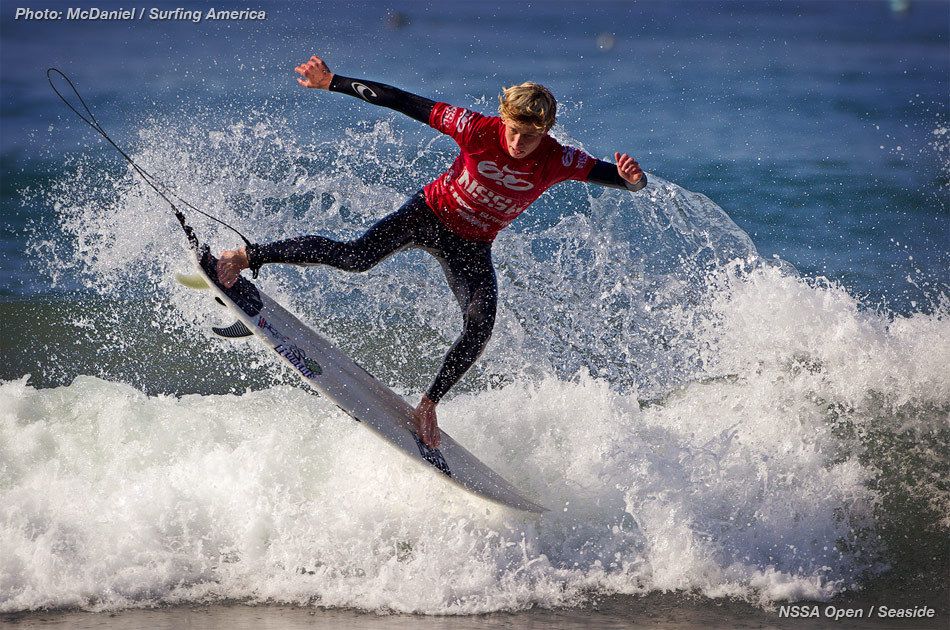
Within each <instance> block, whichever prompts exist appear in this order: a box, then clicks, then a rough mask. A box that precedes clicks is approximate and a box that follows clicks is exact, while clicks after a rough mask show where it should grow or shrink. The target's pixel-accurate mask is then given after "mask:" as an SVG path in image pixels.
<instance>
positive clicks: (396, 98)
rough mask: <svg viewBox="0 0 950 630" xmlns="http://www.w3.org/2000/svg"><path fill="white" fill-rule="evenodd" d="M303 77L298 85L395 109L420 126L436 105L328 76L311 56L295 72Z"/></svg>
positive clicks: (396, 91)
mask: <svg viewBox="0 0 950 630" xmlns="http://www.w3.org/2000/svg"><path fill="white" fill-rule="evenodd" d="M294 71H295V72H297V73H298V74H300V75H302V76H303V78H298V79H297V83H299V84H300V85H302V86H304V87H308V88H316V89H320V90H330V91H331V92H342V93H343V94H349V95H350V96H355V97H357V98H361V99H363V100H364V101H366V102H367V103H372V104H373V105H380V106H382V107H388V108H390V109H394V110H396V111H397V112H400V113H403V114H405V115H406V116H409V117H410V118H412V119H414V120H418V121H419V122H421V123H424V124H429V114H431V113H432V108H433V107H435V101H433V100H430V99H427V98H424V97H422V96H417V95H415V94H411V93H409V92H405V91H403V90H400V89H399V88H394V87H393V86H391V85H386V84H385V83H376V82H375V81H365V80H363V79H350V78H348V77H344V76H340V75H338V74H334V73H332V72H330V68H328V67H327V64H326V63H324V61H323V60H322V59H320V58H319V57H317V56H316V55H314V56H313V57H311V58H310V61H308V62H306V63H302V64H300V65H299V66H297V67H296V68H295V69H294Z"/></svg>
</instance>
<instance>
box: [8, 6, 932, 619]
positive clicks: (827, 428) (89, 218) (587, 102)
mask: <svg viewBox="0 0 950 630" xmlns="http://www.w3.org/2000/svg"><path fill="white" fill-rule="evenodd" d="M18 6H23V7H33V8H34V9H40V8H44V9H45V8H50V7H52V8H54V9H58V10H65V9H66V8H68V7H70V6H75V5H71V4H68V3H56V2H51V3H30V2H21V3H20V4H19V5H18ZM96 6H98V7H101V8H103V9H119V8H123V9H133V8H134V9H138V8H140V7H139V6H138V5H136V6H135V7H133V6H132V5H129V4H127V3H126V4H124V5H123V4H122V3H112V2H102V3H99V4H98V5H96ZM142 7H144V8H146V15H147V14H148V10H147V9H148V8H150V7H158V8H160V9H162V10H166V11H174V10H175V9H176V8H179V7H181V8H183V9H184V10H186V11H200V12H201V13H202V14H204V13H205V12H206V11H208V9H209V8H212V7H213V8H215V9H228V10H232V9H234V10H240V9H253V10H262V11H265V12H266V19H264V20H229V21H214V20H207V19H203V20H201V21H200V22H197V23H195V22H192V21H189V20H174V19H165V20H149V19H147V17H146V19H142V20H130V21H118V20H112V21H106V20H99V21H78V20H65V19H63V20H59V21H54V20H23V19H19V20H17V19H15V18H14V11H15V9H16V7H14V6H13V5H11V4H5V5H4V6H3V7H2V9H0V28H2V30H0V104H2V110H0V112H2V116H0V145H2V150H0V168H2V182H0V183H2V213H3V219H4V228H5V229H4V231H3V233H2V236H0V269H2V273H0V277H2V283H0V313H2V314H3V315H2V317H3V320H4V322H5V325H6V329H7V334H5V335H4V338H3V340H2V341H0V348H2V354H3V360H2V364H0V381H2V385H0V461H2V462H3V463H0V495H2V505H3V511H2V513H0V547H2V548H3V553H0V610H2V611H3V612H20V611H28V610H36V609H39V608H70V607H79V608H86V609H92V610H114V609H118V608H125V607H140V606H151V605H156V604H191V603H195V602H207V601H230V600H240V601H248V602H252V603H260V604H274V603H292V604H300V605H305V606H326V607H330V608H356V609H359V610H365V611H374V612H392V611H395V612H406V613H417V614H471V613H484V612H498V611H520V610H525V609H529V608H532V607H541V608H552V607H562V606H572V607H580V608H581V609H584V607H587V606H591V605H592V604H591V602H592V601H595V600H598V598H604V597H607V598H610V597H619V596H629V595H637V596H645V595H650V594H655V593H658V592H667V591H672V592H675V593H681V594H682V593H686V594H698V595H701V596H705V597H708V598H711V599H712V600H713V601H724V600H727V599H728V600H734V599H740V600H743V601H745V602H748V603H750V604H752V605H754V606H757V607H762V608H764V609H769V607H772V606H775V605H776V603H777V602H787V601H803V600H808V601H811V600H820V601H826V600H829V599H833V598H847V597H859V596H860V595H856V594H860V593H870V594H872V595H868V596H869V597H870V596H873V595H874V594H878V595H880V594H881V593H883V595H881V596H882V597H884V598H885V599H888V598H889V599H888V601H886V602H882V603H890V602H891V601H893V602H894V604H895V605H907V606H912V605H918V604H922V603H924V602H941V601H942V602H943V604H942V605H943V608H942V613H941V614H942V615H943V617H942V618H943V619H946V599H947V598H946V596H945V595H946V589H947V574H948V563H950V560H948V552H947V546H946V540H947V534H948V520H947V513H948V508H950V485H948V483H947V478H948V474H950V461H948V456H947V453H948V447H950V423H948V418H950V376H948V370H947V365H950V299H948V297H950V195H948V192H950V120H948V116H950V53H948V51H950V3H947V2H943V1H933V2H919V1H912V2H909V3H900V2H887V1H884V0H881V1H871V0H869V1H866V2H843V1H842V2H838V1H808V2H698V1H689V2H687V1H683V2H678V1H672V2H586V3H579V2H534V3H520V2H506V3H492V2H459V3H452V4H448V3H444V4H430V3H423V2H395V1H394V2H385V3H383V2H380V3H377V2H365V3H360V2H354V3H322V2H312V3H310V2H308V3H299V4H297V3H289V2H287V3H285V2H258V3H255V4H253V5H248V6H244V5H241V6H237V5H235V6H224V5H215V4H213V3H203V2H198V3H195V2H181V3H175V4H165V3H161V2H154V3H152V4H150V5H147V6H146V5H142ZM86 8H88V7H86ZM311 54H318V55H320V56H321V57H323V58H324V59H325V60H326V61H327V63H328V64H329V66H330V68H331V69H332V70H334V71H336V72H339V73H341V74H344V75H347V76H353V77H362V78H367V79H372V80H376V81H381V82H385V83H389V84H392V85H395V86H398V87H400V88H403V89H405V90H408V91H410V92H414V93H418V94H421V95H425V96H428V97H430V98H435V99H438V100H444V101H447V102H450V103H452V104H456V105H461V106H465V107H469V108H473V109H477V110H479V111H482V112H485V113H491V112H494V110H495V107H496V103H497V99H496V97H497V94H498V93H499V92H500V91H501V89H502V88H503V87H504V86H508V85H511V84H515V83H520V82H522V81H525V80H534V81H538V82H541V83H544V84H545V85H547V86H548V87H549V88H550V89H551V90H552V91H553V92H554V93H555V95H556V96H557V97H558V100H559V103H560V110H559V125H558V127H557V128H556V129H555V131H554V134H555V136H556V137H558V139H560V140H561V141H563V142H569V143H573V144H576V145H579V146H582V147H583V148H584V149H585V150H587V151H588V152H590V153H592V154H593V155H595V156H597V157H600V158H604V159H611V160H612V158H613V153H614V151H621V152H629V153H630V154H631V155H633V156H635V157H636V158H637V159H638V160H639V161H640V164H641V166H642V167H643V168H644V170H645V171H647V173H648V174H649V176H650V181H651V184H650V187H649V188H648V189H646V190H645V191H643V192H642V193H638V194H636V195H633V194H629V193H625V192H624V193H621V192H618V191H612V190H603V189H599V188H597V187H595V186H587V185H584V184H580V183H567V184H563V185H560V186H559V187H556V188H554V189H552V190H551V191H549V192H548V193H547V194H546V195H545V197H543V198H542V199H541V200H539V201H538V202H537V203H536V204H535V205H534V206H532V208H531V209H530V210H529V211H528V212H526V213H525V214H524V215H523V216H522V217H521V218H519V219H518V221H517V222H516V223H515V224H514V225H513V226H512V227H511V228H510V229H509V230H506V232H505V233H504V234H503V235H502V236H501V237H500V238H499V240H498V241H497V244H496V246H495V249H494V252H495V260H496V264H497V266H498V270H499V278H500V286H501V293H502V297H501V300H502V304H501V309H500V312H499V323H498V325H497V327H496V332H495V336H494V338H493V340H492V343H491V345H490V346H489V348H488V350H487V351H486V353H485V356H484V357H483V358H482V359H481V361H480V363H479V365H478V367H477V368H476V369H475V370H473V373H472V374H471V375H470V376H469V377H467V378H466V380H465V381H463V383H461V384H460V386H459V387H458V388H457V390H456V391H455V392H454V393H453V395H452V396H450V398H449V399H448V400H447V401H446V402H445V403H444V404H443V405H442V406H441V407H440V409H442V411H441V414H442V415H441V416H440V418H441V419H442V420H441V422H442V425H443V426H444V427H445V428H446V429H447V430H448V431H450V432H451V433H452V435H453V436H454V437H456V439H458V440H459V441H461V442H462V443H463V444H465V445H466V446H467V447H468V448H469V449H470V450H472V451H473V452H474V453H476V454H477V455H479V456H480V457H482V458H483V459H485V461H486V462H487V463H489V464H490V465H492V466H493V467H495V468H497V469H498V470H499V471H500V472H502V474H504V475H505V476H506V477H507V478H509V479H510V480H512V481H513V482H514V483H515V484H516V485H518V486H519V487H521V488H523V489H524V490H525V491H526V492H528V493H529V494H530V495H531V496H532V497H533V498H535V499H537V500H539V501H540V502H541V503H544V504H545V505H548V506H549V507H551V508H552V511H551V512H550V513H548V514H546V515H545V516H543V517H541V518H540V519H535V520H532V519H527V518H526V517H525V516H524V515H520V514H513V513H508V512H506V511H504V510H501V509H499V508H497V507H491V506H486V505H485V504H480V503H478V501H477V500H476V499H474V498H470V497H467V496H458V494H457V492H456V491H454V490H453V489H451V488H443V487H441V486H439V485H438V484H437V483H436V482H435V480H434V479H433V478H430V477H427V476H426V474H425V473H426V471H420V470H416V469H414V468H412V467H411V465H410V464H409V463H408V462H406V461H403V460H402V459H400V457H399V455H398V454H396V453H395V452H392V451H391V450H387V447H386V446H385V445H383V444H381V443H378V441H376V440H375V438H373V437H372V436H370V435H368V434H366V432H364V431H362V430H361V429H360V427H359V426H357V425H355V424H354V423H351V422H349V420H348V419H347V418H346V417H344V416H343V415H342V414H341V413H340V412H338V411H337V410H336V408H335V407H333V406H332V405H330V404H328V403H327V402H326V401H324V400H322V399H320V398H318V397H315V396H314V395H312V394H311V393H308V392H306V391H304V390H303V389H302V386H301V385H300V384H299V383H298V382H297V381H296V380H295V377H294V375H293V374H291V373H289V372H287V371H285V370H283V369H282V368H281V367H280V366H279V365H278V364H277V363H276V362H275V361H274V360H272V359H271V358H270V357H268V356H267V355H265V354H264V353H263V351H262V348H259V347H257V346H256V345H254V343H253V342H237V343H235V342H232V341H224V340H220V339H217V338H214V337H213V335H211V334H210V332H209V331H208V328H209V325H210V324H220V323H222V321H223V318H225V317H226V315H225V313H224V312H223V311H221V310H220V309H217V308H216V307H215V306H214V305H213V303H210V300H207V296H205V295H203V294H200V293H196V292H188V290H186V289H184V288H183V287H180V286H178V285H177V284H176V283H175V282H174V281H173V280H172V279H171V276H172V274H173V272H176V271H188V269H189V262H188V257H187V254H186V247H185V246H186V243H185V242H184V239H183V238H182V237H181V233H180V230H179V229H178V227H177V224H176V223H175V221H174V218H173V216H172V215H171V213H170V212H168V207H167V205H165V204H164V202H163V201H161V200H160V199H159V198H157V196H156V195H155V194H154V193H153V192H151V191H150V190H149V189H147V188H146V187H145V186H143V185H142V183H141V182H140V181H138V180H137V179H136V178H135V177H134V176H133V174H132V172H131V170H130V169H129V168H128V166H127V164H126V163H125V162H124V161H123V160H122V159H121V156H119V155H118V153H116V152H115V150H114V149H113V148H112V147H111V146H109V145H108V144H107V143H106V142H105V141H104V140H102V139H101V138H100V137H99V136H97V135H96V134H95V133H94V132H93V131H92V130H91V129H90V128H88V127H87V126H86V125H85V124H84V123H82V121H80V120H79V119H78V118H76V117H75V116H74V115H73V113H72V112H70V111H69V110H68V109H67V108H66V107H65V106H64V105H63V103H62V102H61V101H60V100H59V99H58V98H57V97H56V95H55V94H54V93H53V91H52V90H51V89H50V85H49V83H48V82H47V79H46V74H45V73H46V69H47V68H49V67H55V68H58V69H60V70H62V71H63V72H64V73H66V74H67V75H68V76H69V77H70V79H71V80H72V81H73V82H74V83H75V85H76V86H77V88H78V89H79V91H80V93H81V94H82V96H83V98H84V99H85V101H86V103H87V104H88V105H89V107H90V108H91V109H92V111H93V112H94V114H95V116H96V118H97V119H98V121H99V122H100V123H101V124H102V126H103V127H104V128H105V129H106V130H107V131H108V133H109V134H110V136H111V137H112V138H113V139H114V140H115V141H116V142H117V143H118V144H119V145H120V146H121V147H123V148H125V149H127V150H128V151H129V153H130V155H132V156H133V158H134V159H135V160H136V161H137V162H138V163H139V164H141V165H142V166H143V167H145V168H146V169H147V170H148V171H149V172H151V173H152V174H153V175H155V176H156V177H157V178H158V179H159V180H161V181H163V182H165V183H167V184H168V185H169V186H170V187H172V188H173V189H174V190H176V191H177V192H178V194H180V195H181V196H182V197H184V198H186V199H188V200H189V201H190V202H191V203H193V204H195V205H196V206H198V207H200V208H202V209H204V210H206V211H208V212H211V213H212V214H215V215H217V216H220V217H221V218H222V219H225V220H226V221H228V222H230V223H232V224H233V225H235V227H237V228H238V229H239V230H241V231H242V232H244V233H245V234H247V235H248V236H249V237H250V238H251V239H252V240H262V241H263V240H270V239H277V238H283V237H287V236H292V235H297V234H302V233H313V232H319V233H324V234H337V235H341V236H347V237H352V236H355V235H358V234H359V233H360V232H361V231H362V230H363V229H365V228H366V227H368V226H369V225H371V224H372V223H373V222H374V221H375V220H378V219H379V218H380V217H382V216H384V215H385V214H387V213H388V212H390V211H392V210H394V209H395V208H397V207H399V206H400V205H401V204H402V202H403V201H404V200H405V198H406V197H407V196H408V195H410V194H411V193H413V192H414V191H416V190H418V189H419V188H421V187H422V186H423V185H425V184H426V183H428V182H429V181H431V180H432V179H433V178H434V177H436V176H438V175H439V174H441V173H442V172H443V171H444V169H445V168H446V167H447V165H448V164H449V163H451V160H452V159H453V158H454V155H455V152H456V148H455V146H454V144H453V143H452V142H451V141H450V140H447V139H445V138H441V137H439V136H438V134H436V133H435V132H434V131H433V130H431V129H429V128H427V127H425V126H423V125H420V124H418V123H416V122H415V121H412V120H409V119H407V118H405V117H402V116H400V115H398V114H396V113H394V112H391V111H388V110H385V109H380V108H374V107H372V106H370V105H368V104H366V103H362V102H360V101H357V100H356V99H353V98H348V97H346V96H343V95H339V94H330V93H326V92H317V91H314V90H305V89H304V88H301V87H300V86H299V85H298V84H297V82H296V79H295V77H296V75H295V74H294V72H293V68H294V66H296V65H297V64H298V63H300V62H302V61H305V60H307V59H308V58H309V56H310V55H311ZM57 85H58V87H60V89H61V91H62V90H63V85H62V84H61V83H59V84H57ZM63 93H64V95H66V96H69V97H70V98H72V96H71V93H70V92H68V91H64V92H63ZM73 102H74V103H75V100H74V101H73ZM189 218H190V219H191V221H192V223H193V224H194V226H195V228H196V229H197V230H198V232H199V234H200V235H201V236H202V237H203V238H206V239H207V240H209V241H210V242H211V243H212V245H213V247H215V248H217V249H224V248H231V247H234V246H237V245H239V244H240V241H239V239H238V238H237V237H236V236H235V235H234V234H233V233H231V232H229V231H228V230H226V229H224V228H222V227H220V226H218V225H216V224H213V223H211V222H208V221H205V220H202V219H200V218H197V217H189ZM261 284H262V286H263V287H264V288H265V289H266V290H267V291H268V293H270V294H272V295H274V296H275V297H277V298H278V299H280V300H281V301H282V302H283V303H284V304H286V305H287V306H288V307H289V308H291V309H292V310H294V311H295V312H296V313H298V314H299V315H300V316H301V318H302V319H304V321H307V322H308V323H310V324H312V325H314V326H315V327H316V328H318V329H320V330H321V331H323V332H325V333H327V334H328V335H329V336H330V337H331V338H333V339H334V340H335V341H337V342H338V343H339V344H340V345H341V346H342V347H344V349H346V350H347V351H348V352H350V353H351V354H352V355H353V356H354V357H356V358H357V359H358V360H359V361H360V362H361V363H362V364H364V365H365V366H366V367H367V368H369V369H370V370H371V371H372V372H373V373H374V374H376V375H377V376H379V377H380V378H382V379H383V380H385V381H387V382H388V383H390V384H391V385H392V386H394V387H395V388H397V389H398V390H399V391H400V392H402V393H405V394H406V395H407V396H408V397H409V398H410V399H414V398H416V397H418V396H419V395H420V394H421V392H422V391H424V390H425V388H426V387H427V385H428V383H429V379H430V378H431V374H432V373H433V372H434V371H435V369H436V368H437V366H438V363H439V361H440V360H441V357H442V354H443V353H444V351H445V349H446V348H447V347H448V344H449V343H451V341H452V340H453V339H454V337H455V335H456V334H457V330H458V325H459V317H458V314H457V313H456V310H457V307H456V306H455V304H454V302H453V300H452V299H451V295H450V294H449V292H448V291H447V289H446V287H445V286H444V280H443V279H442V278H441V275H440V272H439V269H438V266H437V265H435V264H434V261H433V260H432V259H431V258H429V257H427V256H426V255H425V254H422V253H419V252H414V253H408V254H403V255H400V256H397V257H394V258H393V259H391V260H389V261H387V262H386V263H384V264H383V265H380V266H379V267H378V268H376V269H374V270H373V271H372V272H370V273H368V274H363V275H350V274H344V273H341V272H335V271H330V270H325V269H307V270H300V269H296V268H277V269H271V268H265V270H264V272H263V273H262V275H261ZM226 323H228V322H226ZM908 532H911V534H908ZM908 535H909V536H911V538H910V539H908V538H907V536H908ZM897 584H900V585H901V589H904V588H907V585H910V591H906V590H900V589H898V587H897V586H896V585H897ZM914 587H917V588H916V592H917V593H919V595H916V594H914V595H911V594H909V592H912V591H914ZM836 601H837V600H836Z"/></svg>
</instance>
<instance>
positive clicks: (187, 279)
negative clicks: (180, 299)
mask: <svg viewBox="0 0 950 630" xmlns="http://www.w3.org/2000/svg"><path fill="white" fill-rule="evenodd" d="M175 280H177V281H178V282H179V284H182V285H184V286H186V287H188V288H189V289H210V288H211V287H209V286H208V282H207V281H206V280H205V279H204V278H203V277H202V276H201V274H197V273H192V274H187V273H177V272H176V273H175Z"/></svg>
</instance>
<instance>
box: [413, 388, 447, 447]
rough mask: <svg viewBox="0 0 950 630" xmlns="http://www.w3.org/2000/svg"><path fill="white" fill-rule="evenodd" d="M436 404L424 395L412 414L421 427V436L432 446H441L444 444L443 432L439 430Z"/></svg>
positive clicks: (426, 443)
mask: <svg viewBox="0 0 950 630" xmlns="http://www.w3.org/2000/svg"><path fill="white" fill-rule="evenodd" d="M435 405H436V403H434V402H432V401H431V400H429V397H428V396H423V397H422V400H421V401H420V402H419V406H418V407H416V410H415V412H413V414H412V415H413V417H414V418H415V420H416V424H417V425H418V427H419V437H420V438H422V442H423V443H424V444H425V445H426V446H428V447H430V448H439V447H440V446H441V445H442V433H441V432H440V431H439V426H438V421H437V419H436V416H435Z"/></svg>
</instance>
